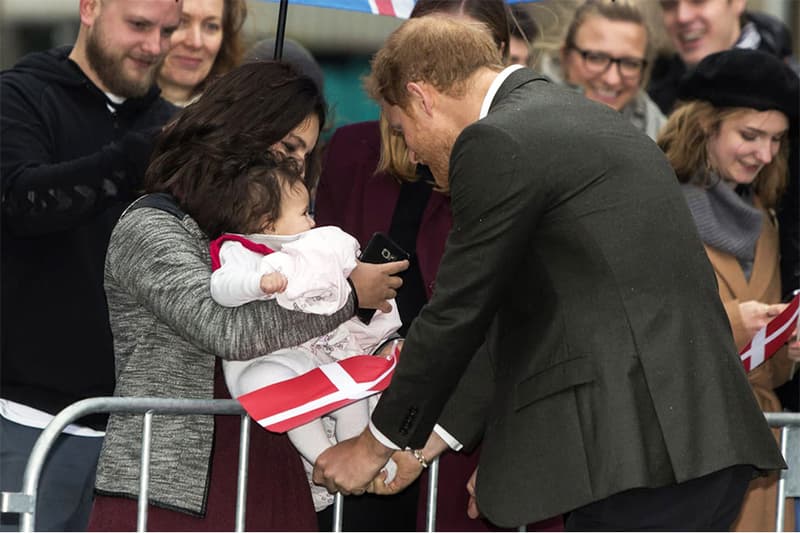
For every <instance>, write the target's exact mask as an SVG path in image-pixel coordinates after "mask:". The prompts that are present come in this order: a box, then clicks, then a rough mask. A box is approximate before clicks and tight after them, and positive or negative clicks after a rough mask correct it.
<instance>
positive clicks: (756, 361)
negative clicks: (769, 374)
mask: <svg viewBox="0 0 800 533" xmlns="http://www.w3.org/2000/svg"><path fill="white" fill-rule="evenodd" d="M799 310H800V294H797V295H795V297H794V298H792V301H791V302H789V305H788V306H786V309H784V310H783V311H781V313H780V314H779V315H778V316H776V317H775V318H773V319H772V320H770V322H769V324H767V325H766V326H764V327H763V328H761V329H760V330H759V331H758V333H756V334H755V336H754V337H753V338H752V339H751V340H750V342H748V343H747V346H745V347H744V348H742V351H741V352H739V357H740V358H741V360H742V364H743V365H744V369H745V371H746V372H750V371H751V370H753V369H754V368H756V367H758V366H759V365H761V364H762V363H764V361H766V360H767V359H769V358H770V357H772V356H773V355H775V352H777V351H778V349H779V348H780V347H781V346H783V345H784V344H786V341H788V340H789V338H790V337H791V336H792V335H793V334H794V333H795V331H796V329H797V328H796V327H792V326H796V325H797V323H798V311H799Z"/></svg>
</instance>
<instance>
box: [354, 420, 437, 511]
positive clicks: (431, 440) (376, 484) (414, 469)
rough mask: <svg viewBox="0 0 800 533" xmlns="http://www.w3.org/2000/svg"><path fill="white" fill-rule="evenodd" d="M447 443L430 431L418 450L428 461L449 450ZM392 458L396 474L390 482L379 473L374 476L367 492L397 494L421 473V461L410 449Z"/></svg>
mask: <svg viewBox="0 0 800 533" xmlns="http://www.w3.org/2000/svg"><path fill="white" fill-rule="evenodd" d="M449 449H450V448H449V446H448V445H447V443H446V442H445V441H444V440H443V439H442V438H441V437H440V436H439V434H438V433H436V432H435V431H433V432H431V434H430V435H429V436H428V440H427V441H426V442H425V446H424V447H423V448H422V450H420V452H422V456H423V457H425V459H426V461H428V463H430V462H431V461H433V460H434V459H435V458H436V457H439V456H440V455H441V454H442V453H444V452H445V451H446V450H449ZM392 459H394V462H395V463H397V474H396V475H395V478H394V479H393V480H392V481H391V482H390V483H384V480H385V479H386V475H385V474H383V473H381V474H380V475H379V476H378V477H376V478H375V479H374V480H373V482H372V483H370V485H369V487H368V488H367V491H368V492H374V493H375V494H382V495H385V494H397V493H398V492H400V491H401V490H403V489H405V488H406V487H408V486H409V485H411V483H413V482H414V480H415V479H417V478H418V477H419V476H420V474H422V470H423V467H422V463H420V462H419V460H418V459H417V458H416V457H414V453H413V452H411V451H410V450H405V451H398V452H395V453H394V455H392Z"/></svg>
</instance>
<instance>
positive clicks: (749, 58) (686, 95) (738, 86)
mask: <svg viewBox="0 0 800 533" xmlns="http://www.w3.org/2000/svg"><path fill="white" fill-rule="evenodd" d="M799 87H800V80H799V79H798V76H797V74H795V72H794V71H793V70H792V69H791V68H789V66H788V65H786V63H784V62H783V61H781V60H780V59H778V58H777V57H775V56H773V55H771V54H767V53H766V52H761V51H759V50H745V49H741V48H732V49H730V50H726V51H724V52H718V53H716V54H710V55H708V56H706V57H705V58H704V59H703V60H702V61H700V63H699V64H698V65H697V67H695V69H694V70H692V71H690V72H689V73H688V74H686V76H684V77H683V79H682V80H681V84H680V86H679V87H678V99H680V100H703V101H706V102H709V103H710V104H711V105H713V106H714V107H748V108H751V109H757V110H759V111H767V110H770V109H775V110H778V111H781V112H782V113H783V114H784V115H786V117H787V118H788V119H789V124H790V129H791V130H792V131H793V132H794V133H796V132H797V126H798V113H800V88H799Z"/></svg>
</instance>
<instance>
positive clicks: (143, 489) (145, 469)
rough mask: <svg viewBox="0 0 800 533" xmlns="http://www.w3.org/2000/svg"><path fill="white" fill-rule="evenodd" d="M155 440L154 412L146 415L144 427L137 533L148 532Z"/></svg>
mask: <svg viewBox="0 0 800 533" xmlns="http://www.w3.org/2000/svg"><path fill="white" fill-rule="evenodd" d="M152 438H153V411H147V412H146V413H145V414H144V425H143V426H142V457H141V458H140V464H141V466H140V467H139V500H138V502H137V510H136V531H137V532H139V533H141V532H143V531H147V502H148V500H149V498H148V494H149V492H150V444H151V441H152Z"/></svg>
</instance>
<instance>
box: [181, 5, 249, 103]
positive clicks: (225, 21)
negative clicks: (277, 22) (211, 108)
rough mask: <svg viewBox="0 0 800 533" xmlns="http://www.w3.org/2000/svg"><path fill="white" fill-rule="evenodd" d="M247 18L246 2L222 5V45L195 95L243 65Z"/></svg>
mask: <svg viewBox="0 0 800 533" xmlns="http://www.w3.org/2000/svg"><path fill="white" fill-rule="evenodd" d="M246 18H247V4H246V3H245V0H223V4H222V44H220V47H219V51H218V52H217V57H216V58H215V59H214V64H213V65H211V70H209V71H208V76H206V79H204V80H203V81H201V82H200V83H199V84H198V85H197V87H195V88H194V91H193V93H194V94H200V93H202V92H203V91H204V90H205V88H206V87H207V86H208V83H209V82H211V80H213V79H214V78H217V77H219V76H221V75H223V74H225V73H226V72H230V70H231V69H232V68H234V67H235V66H236V65H238V64H239V63H241V61H242V56H243V55H244V45H243V44H242V26H244V21H245V19H246Z"/></svg>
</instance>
